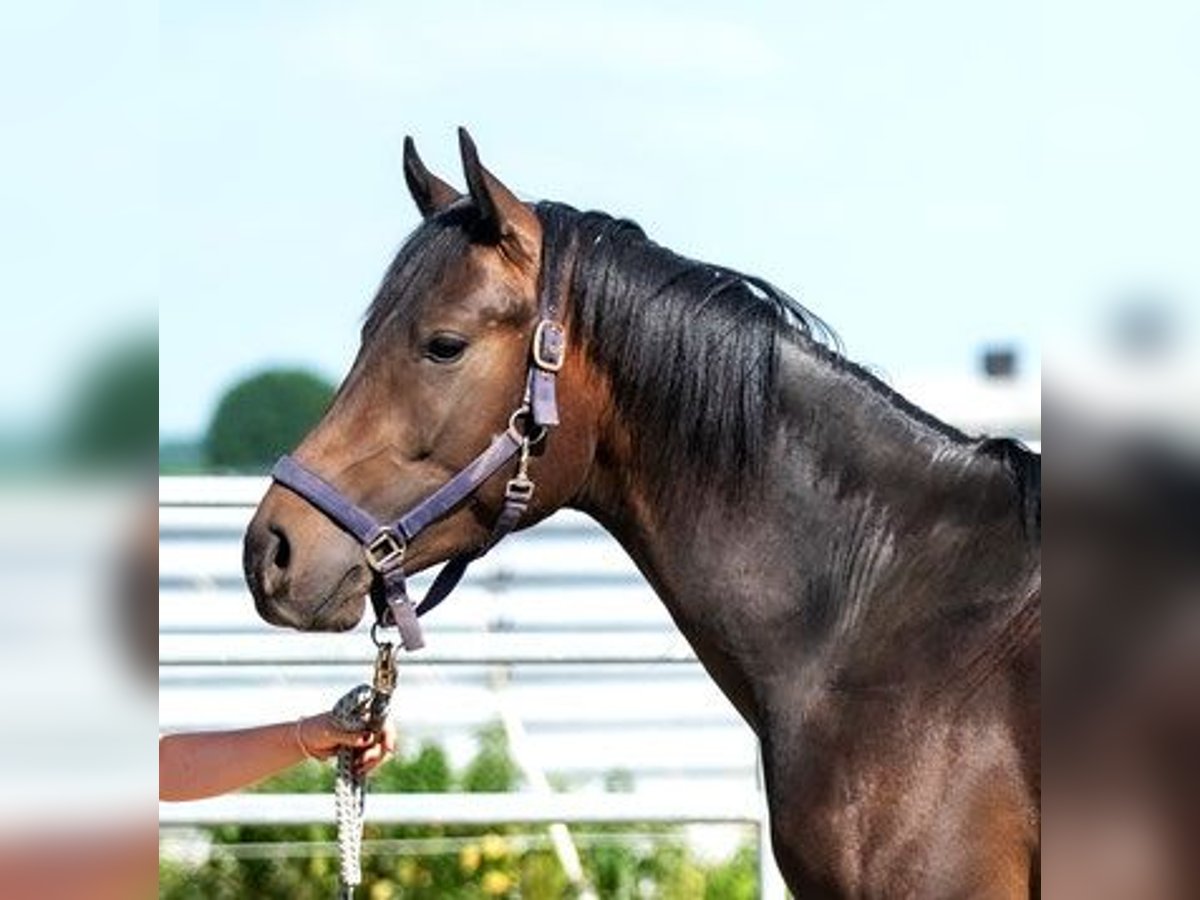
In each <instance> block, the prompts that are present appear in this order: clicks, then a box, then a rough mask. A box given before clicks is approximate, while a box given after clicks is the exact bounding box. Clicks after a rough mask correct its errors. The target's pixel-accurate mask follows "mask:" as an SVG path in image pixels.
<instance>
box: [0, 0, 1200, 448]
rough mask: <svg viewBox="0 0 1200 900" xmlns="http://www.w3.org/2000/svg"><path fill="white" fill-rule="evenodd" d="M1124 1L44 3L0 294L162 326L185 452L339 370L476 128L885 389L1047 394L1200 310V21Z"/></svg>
mask: <svg viewBox="0 0 1200 900" xmlns="http://www.w3.org/2000/svg"><path fill="white" fill-rule="evenodd" d="M751 7H752V8H751ZM1121 7H1122V8H1120V9H1118V8H1117V6H1116V5H1113V6H1112V8H1111V9H1109V8H1107V7H1106V6H1105V4H1099V5H1097V4H1095V3H1083V2H1078V3H1054V2H1051V3H1034V2H1026V0H1018V2H1014V3H1009V4H987V5H984V4H964V3H961V2H953V0H946V2H931V0H923V2H914V3H906V4H889V3H883V2H861V0H851V2H845V3H838V4H828V3H824V4H815V3H807V2H782V0H781V2H765V3H760V4H755V5H751V4H738V5H733V4H727V3H711V2H687V3H682V2H678V3H677V2H661V3H654V4H647V3H644V2H638V3H634V2H620V0H618V2H608V3H603V4H601V3H590V4H588V3H577V4H569V5H568V4H555V3H542V2H513V3H506V4H495V3H466V2H462V3H455V4H440V3H427V4H422V5H420V6H418V5H416V4H411V3H394V2H370V0H367V2H353V3H309V2H286V3H284V2H256V3H181V2H170V3H164V4H162V5H161V8H159V9H158V12H157V15H156V14H155V7H154V6H153V5H146V4H136V3H133V4H125V5H122V4H120V3H114V4H106V5H103V10H104V12H103V13H101V12H100V11H99V9H100V5H95V4H93V5H82V4H81V5H79V6H77V7H75V8H73V9H70V10H68V12H67V13H63V14H62V15H60V16H58V21H57V22H55V21H52V20H53V19H54V18H55V17H54V16H53V15H52V14H50V13H41V12H38V9H40V7H36V5H26V6H24V7H22V8H21V9H20V10H19V11H18V12H17V13H16V15H17V17H18V18H21V19H24V20H27V21H26V22H20V23H18V24H19V25H20V26H25V25H30V27H33V28H34V29H35V30H37V29H40V30H41V32H44V35H49V36H50V37H51V39H52V41H53V42H54V48H55V51H56V52H55V53H54V54H53V56H52V57H51V58H49V59H47V58H45V53H44V52H41V53H38V52H34V51H33V50H30V51H29V52H28V53H27V54H26V55H25V56H24V57H20V56H19V57H18V59H17V61H16V62H15V63H14V61H13V60H12V59H8V60H6V62H5V63H4V65H5V66H7V67H12V66H14V65H15V66H16V67H17V68H16V71H18V72H20V73H21V75H22V78H21V79H20V80H18V81H17V83H15V84H14V83H9V82H10V81H11V80H10V79H7V78H6V79H4V86H3V87H0V91H2V92H3V96H4V99H5V100H6V101H13V100H15V101H16V105H17V106H18V107H19V108H20V110H21V113H22V114H23V115H24V116H25V121H26V123H27V124H28V123H30V122H32V123H33V128H34V129H35V131H38V130H40V131H39V136H40V138H41V140H37V141H34V140H32V139H31V140H30V142H29V144H28V150H27V152H26V153H25V155H24V156H22V151H21V149H20V145H22V141H18V145H19V146H18V148H17V149H16V150H14V149H13V147H12V146H11V145H9V146H7V147H5V148H4V149H0V162H3V163H4V164H5V166H6V168H7V169H8V170H9V171H18V172H20V173H22V176H23V177H22V178H21V179H19V181H20V183H19V184H17V185H15V186H14V187H11V188H10V192H13V193H14V196H13V197H9V198H8V199H9V200H13V199H15V200H16V201H17V203H18V204H23V208H24V210H25V212H23V213H17V214H13V213H3V214H0V240H3V241H4V244H5V246H7V247H9V248H12V247H13V245H14V241H15V242H16V244H17V246H23V245H24V243H29V244H30V245H31V246H32V245H33V244H35V243H36V244H37V245H38V247H39V248H48V249H39V250H38V251H37V252H29V253H23V254H18V256H19V257H20V263H19V265H18V266H17V268H16V270H15V271H6V274H5V275H4V276H3V278H4V282H5V283H3V284H0V287H2V288H3V290H4V291H5V293H6V294H9V293H16V294H18V295H20V296H25V297H34V298H39V301H38V302H39V304H44V306H43V307H42V308H44V309H46V310H51V309H53V310H54V311H55V314H54V315H53V316H51V317H49V318H48V319H47V320H46V321H44V322H42V324H41V325H40V326H39V327H40V328H42V329H43V330H45V331H47V332H50V331H53V332H54V333H55V334H57V335H58V339H59V340H60V341H61V340H62V339H63V338H62V332H63V330H64V329H66V330H67V331H68V332H69V333H70V334H75V333H76V332H77V333H78V338H77V340H78V341H84V340H86V338H87V337H89V336H94V337H99V336H101V335H102V334H103V333H104V329H105V328H120V327H122V323H124V322H125V321H128V320H132V319H134V318H136V317H137V316H138V315H139V314H141V313H142V312H144V311H145V308H146V302H147V299H148V298H149V299H150V302H151V303H152V302H153V301H157V303H158V308H159V324H160V336H161V378H160V392H161V393H160V428H161V431H162V433H163V434H164V435H167V436H181V435H183V436H186V435H191V434H195V433H198V432H199V431H201V430H202V429H203V427H204V426H205V424H206V423H207V421H208V418H209V416H210V415H211V412H212V408H213V405H214V403H215V401H216V398H217V396H218V394H219V392H220V391H221V390H222V389H223V388H224V387H226V386H227V385H229V384H230V383H231V382H233V381H234V380H236V379H237V378H239V377H240V376H242V375H244V374H247V373H248V372H250V371H252V370H254V369H256V368H260V367H263V366H266V365H271V364H277V363H299V364H304V365H310V366H312V367H314V368H316V369H317V370H318V371H321V372H323V373H325V374H326V375H328V376H329V377H331V378H335V379H336V378H338V377H340V375H341V373H342V372H343V371H344V370H345V368H346V367H347V365H348V364H349V362H350V360H351V358H352V356H353V353H354V349H355V343H356V334H357V331H358V324H359V322H360V318H361V315H362V312H363V310H364V309H365V306H366V304H367V302H368V301H369V299H370V297H371V295H372V293H373V291H374V288H375V286H376V284H377V283H378V280H379V277H380V275H381V273H382V272H383V270H384V268H385V266H386V265H387V262H388V261H389V259H390V256H391V254H392V253H393V252H394V250H395V248H396V247H397V246H398V244H399V243H400V242H401V241H402V239H403V238H404V236H405V235H406V234H407V233H408V231H409V230H410V229H411V228H412V227H413V226H414V224H415V223H416V214H415V212H414V210H413V208H412V206H411V204H410V202H409V199H408V197H407V194H406V191H405V189H404V183H403V177H402V174H401V170H400V165H399V156H400V147H401V141H402V139H403V136H404V135H405V134H413V135H414V136H415V137H416V138H417V141H418V145H419V147H420V148H421V150H422V152H423V154H424V156H425V158H426V160H427V162H428V163H429V164H430V166H431V167H432V168H434V169H435V170H437V171H439V172H441V173H442V174H443V175H445V176H447V177H448V178H449V179H450V180H452V181H459V180H460V176H459V172H458V161H457V158H456V143H455V138H454V129H455V127H456V126H457V125H459V124H465V125H467V126H468V127H469V128H470V129H471V131H472V133H473V134H474V136H475V138H476V141H477V143H478V144H479V146H480V150H481V153H482V155H483V158H484V160H485V162H486V163H487V164H488V165H489V166H490V167H491V168H492V169H493V170H494V171H496V172H497V173H498V174H499V175H500V176H501V177H502V178H504V179H505V180H506V181H507V182H508V183H509V184H510V185H512V186H513V187H514V188H516V189H517V190H518V191H519V192H520V193H522V194H523V195H524V196H526V197H529V198H541V197H548V198H553V199H559V200H564V201H567V202H570V203H572V204H574V205H576V206H580V207H589V208H600V209H605V210H607V211H610V212H614V213H620V214H624V215H628V216H631V217H633V218H635V219H637V220H638V221H639V222H640V223H641V224H642V225H643V226H644V227H645V228H646V229H647V230H648V231H649V232H650V234H651V235H652V236H653V237H655V238H656V239H657V240H659V241H660V242H662V243H664V244H667V245H668V246H671V247H673V248H675V249H677V250H680V251H681V252H684V253H687V254H689V255H693V256H697V257H700V258H703V259H708V260H711V261H714V262H721V263H724V264H727V265H730V266H734V267H737V268H741V269H743V270H746V271H749V272H753V273H755V274H759V275H762V276H764V277H766V278H768V279H770V280H772V281H774V282H775V283H777V284H778V285H779V286H781V287H783V288H785V289H787V290H789V291H790V292H792V293H793V294H795V295H797V296H798V297H800V298H801V299H802V300H803V301H804V302H806V303H807V304H808V305H809V306H810V307H811V308H813V309H814V310H815V311H817V312H818V313H819V314H821V315H822V316H823V317H824V318H825V319H826V320H827V321H829V322H830V324H832V325H833V326H834V328H835V329H836V330H837V331H838V332H839V333H840V335H841V336H842V338H843V340H844V343H845V345H846V347H847V351H848V353H849V354H850V355H851V356H852V357H853V358H855V359H857V360H860V361H862V362H865V363H868V364H870V365H872V366H873V367H875V368H876V369H878V370H880V371H881V372H883V373H885V374H891V375H893V376H896V375H898V374H900V373H912V372H918V371H919V372H921V373H929V372H939V373H960V374H961V373H966V372H969V371H970V370H971V369H972V367H973V360H974V357H975V354H976V352H977V351H978V348H979V346H980V344H982V343H983V342H985V341H992V340H1012V341H1015V342H1017V343H1018V344H1019V346H1021V347H1022V348H1023V350H1024V351H1025V353H1026V354H1027V363H1028V364H1029V365H1030V366H1032V367H1036V366H1037V365H1038V363H1039V360H1040V355H1041V352H1042V350H1043V348H1044V346H1045V344H1046V342H1047V340H1049V339H1056V340H1057V339H1063V340H1066V341H1071V340H1077V339H1080V337H1081V335H1087V334H1088V333H1090V332H1091V331H1094V330H1095V329H1096V328H1097V327H1098V325H1097V322H1098V321H1099V320H1100V318H1101V315H1100V314H1101V312H1102V311H1103V309H1104V308H1105V307H1106V305H1108V304H1111V303H1112V302H1114V300H1115V299H1117V298H1119V297H1120V296H1121V295H1122V293H1124V292H1127V291H1143V290H1151V291H1155V292H1158V293H1161V294H1164V295H1166V296H1169V297H1170V298H1172V299H1173V300H1174V301H1175V302H1178V303H1184V304H1186V303H1188V302H1189V301H1190V302H1194V301H1195V299H1196V296H1197V294H1198V293H1200V271H1198V269H1200V261H1198V260H1197V256H1198V254H1196V252H1195V239H1194V236H1195V235H1196V234H1198V233H1200V222H1197V216H1198V213H1197V210H1200V179H1198V177H1197V175H1196V171H1195V166H1194V160H1195V159H1198V158H1200V126H1198V125H1197V120H1196V117H1195V116H1194V114H1192V113H1190V109H1191V108H1192V106H1193V104H1194V102H1195V97H1196V88H1197V77H1196V76H1197V65H1198V64H1197V62H1196V55H1195V52H1194V48H1195V37H1196V34H1197V31H1198V26H1200V21H1198V19H1200V12H1197V7H1196V6H1195V5H1194V4H1191V3H1190V2H1184V0H1150V2H1145V3H1141V4H1138V5H1137V6H1136V7H1135V6H1133V5H1129V4H1122V5H1121ZM39 16H40V17H41V18H43V19H48V20H50V21H43V22H39ZM59 30H61V33H62V34H63V35H66V37H65V38H64V39H63V40H62V41H59V39H58V34H59ZM8 33H9V35H10V38H8V39H0V40H4V46H3V47H2V48H0V49H4V50H7V51H10V52H17V53H20V52H21V51H22V46H23V45H24V44H25V43H27V42H26V41H24V40H23V38H22V37H21V36H20V28H18V29H17V34H18V37H17V38H16V39H13V38H12V37H11V35H12V32H11V31H10V32H8ZM10 44H11V46H9V45H10ZM50 100H54V101H62V105H63V107H64V108H63V109H62V110H61V111H56V112H55V114H54V115H52V116H47V114H46V112H45V111H46V109H47V108H48V107H49V102H48V101H50ZM46 119H49V121H44V120H46ZM43 145H44V146H45V147H46V148H47V150H46V151H45V152H43V151H42V150H41V147H42V146H43ZM47 184H53V185H54V186H56V187H58V188H59V189H60V190H59V191H58V193H61V195H62V197H61V202H62V206H61V207H59V206H58V205H57V203H55V204H51V205H50V206H49V207H46V206H45V204H44V202H43V198H44V195H45V190H44V188H45V186H46V185H47ZM64 186H65V188H66V189H65V190H63V188H64ZM80 198H82V200H83V204H84V206H85V207H86V209H87V211H88V212H87V214H86V215H84V216H82V217H79V219H80V220H79V221H73V220H71V218H70V214H69V212H68V211H67V210H68V204H69V203H71V202H78V201H79V200H80ZM18 208H21V207H18ZM31 216H32V219H31ZM39 220H45V221H48V222H50V223H51V224H50V225H49V226H47V228H48V229H49V231H48V233H47V234H45V235H41V234H38V233H37V228H38V227H39ZM64 220H65V221H70V222H71V224H70V226H69V227H62V226H61V225H60V224H59V223H61V222H62V221H64ZM47 238H49V240H47ZM10 343H11V342H10ZM68 343H69V341H68ZM10 349H11V351H12V352H13V353H15V354H16V356H17V359H18V360H19V361H23V371H24V375H23V377H24V378H26V382H25V383H26V384H30V383H31V384H33V385H35V388H34V389H33V390H32V393H33V397H29V396H23V398H22V399H20V400H18V399H15V397H16V394H17V393H18V392H17V391H15V390H14V388H15V385H14V384H6V385H5V387H6V390H5V394H6V395H7V396H6V399H4V400H3V401H2V402H3V403H4V404H6V406H5V408H4V411H5V412H6V413H13V411H14V410H16V411H17V412H20V410H21V408H22V405H24V406H28V407H30V408H36V407H37V405H38V401H37V392H38V391H41V390H45V391H49V390H51V389H52V387H53V384H54V383H55V379H53V378H41V379H38V378H32V379H30V378H28V375H29V374H30V372H38V371H41V368H39V367H45V366H46V365H47V363H45V361H44V360H40V357H39V354H38V353H37V342H36V341H33V342H27V343H26V345H25V346H23V347H13V348H10ZM21 354H26V356H25V357H22V356H21ZM43 355H44V354H43ZM47 371H49V370H47ZM55 371H59V372H61V365H60V367H59V368H58V369H55ZM6 377H7V376H6ZM59 380H61V378H59ZM20 393H22V394H23V395H24V394H28V393H29V391H23V392H20ZM28 411H29V410H26V412H28ZM13 414H15V413H13Z"/></svg>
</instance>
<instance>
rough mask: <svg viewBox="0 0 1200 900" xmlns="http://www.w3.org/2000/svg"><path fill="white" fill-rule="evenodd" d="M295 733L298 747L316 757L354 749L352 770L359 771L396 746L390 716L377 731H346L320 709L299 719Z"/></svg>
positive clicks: (368, 767)
mask: <svg viewBox="0 0 1200 900" xmlns="http://www.w3.org/2000/svg"><path fill="white" fill-rule="evenodd" d="M296 736H297V738H298V740H299V741H300V746H301V749H303V750H305V751H306V752H307V753H308V755H309V756H312V757H315V758H317V759H328V758H329V757H330V756H332V755H333V754H335V753H337V751H338V750H340V749H341V748H343V747H349V748H350V749H352V750H355V751H357V752H356V753H355V759H354V770H355V772H356V773H357V774H359V775H365V774H366V773H367V772H370V771H371V770H372V769H374V768H375V767H376V766H378V765H379V764H380V763H381V762H383V761H384V760H385V759H387V757H388V756H389V755H390V754H391V753H393V752H394V751H395V749H396V728H395V726H394V725H392V722H391V720H390V719H388V720H386V721H385V722H384V724H383V728H382V730H381V731H379V732H378V733H376V732H365V731H347V730H345V729H343V728H339V727H338V725H337V722H336V721H335V719H334V717H333V714H332V713H328V712H324V713H320V714H318V715H315V716H307V717H305V718H302V719H300V721H299V722H298V723H297V725H296Z"/></svg>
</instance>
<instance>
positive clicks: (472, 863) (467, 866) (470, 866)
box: [458, 844, 483, 875]
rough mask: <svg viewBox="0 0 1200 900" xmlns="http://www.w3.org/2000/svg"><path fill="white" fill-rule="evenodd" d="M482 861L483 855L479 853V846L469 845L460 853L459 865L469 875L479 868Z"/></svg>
mask: <svg viewBox="0 0 1200 900" xmlns="http://www.w3.org/2000/svg"><path fill="white" fill-rule="evenodd" d="M482 860H483V854H481V853H480V852H479V845H478V844H467V846H465V847H463V848H462V850H460V851H459V852H458V865H459V867H460V868H461V869H462V870H463V871H464V872H466V873H467V874H468V875H470V874H472V873H473V872H474V871H475V870H476V869H478V868H479V863H480V862H481V861H482Z"/></svg>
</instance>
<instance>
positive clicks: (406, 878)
mask: <svg viewBox="0 0 1200 900" xmlns="http://www.w3.org/2000/svg"><path fill="white" fill-rule="evenodd" d="M418 874H419V873H418V871H417V864H416V863H415V862H414V861H413V860H411V859H404V860H401V861H400V865H398V866H396V878H397V879H398V880H399V882H400V883H401V884H402V885H404V886H405V887H411V886H412V885H413V883H414V882H415V881H416V880H417V875H418Z"/></svg>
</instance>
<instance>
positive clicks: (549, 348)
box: [533, 319, 566, 372]
mask: <svg viewBox="0 0 1200 900" xmlns="http://www.w3.org/2000/svg"><path fill="white" fill-rule="evenodd" d="M564 335H565V333H564V331H563V327H562V326H561V325H559V324H558V323H557V322H553V321H551V320H550V319H542V321H540V322H538V325H537V328H536V329H534V332H533V364H534V365H535V366H537V367H538V368H539V369H541V370H542V371H543V372H557V371H558V370H559V369H561V368H562V367H563V358H564V357H565V356H566V354H565V353H564V352H563V349H564V344H565V337H564ZM548 338H549V339H548Z"/></svg>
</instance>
